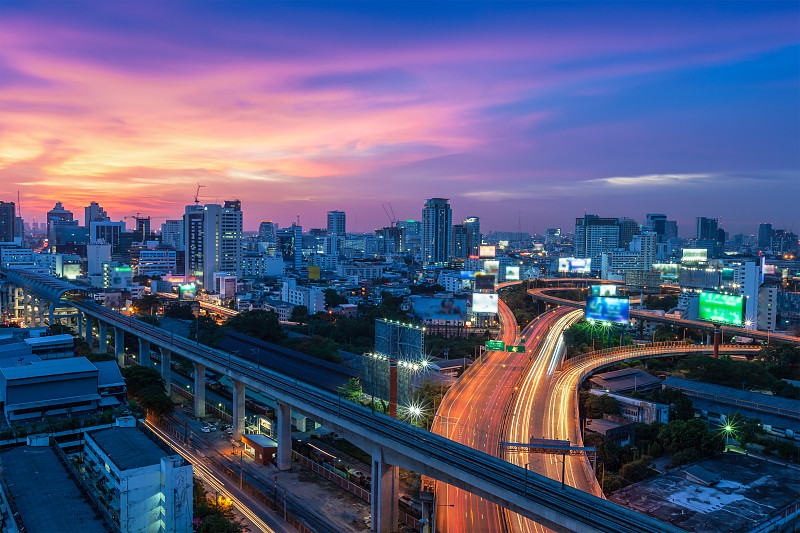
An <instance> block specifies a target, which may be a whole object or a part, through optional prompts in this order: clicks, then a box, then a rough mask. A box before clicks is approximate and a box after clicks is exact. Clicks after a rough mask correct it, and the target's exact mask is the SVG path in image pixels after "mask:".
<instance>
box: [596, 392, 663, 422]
mask: <svg viewBox="0 0 800 533" xmlns="http://www.w3.org/2000/svg"><path fill="white" fill-rule="evenodd" d="M589 393H590V394H594V395H595V396H603V395H607V396H610V397H611V398H614V399H615V400H617V403H619V413H620V415H621V416H622V417H624V418H626V419H628V420H632V421H634V422H641V423H643V424H652V423H653V422H661V423H663V424H666V423H667V422H669V406H668V405H664V404H663V403H656V402H651V401H648V400H640V399H639V398H632V397H631V396H626V395H624V394H616V393H613V392H606V391H604V390H600V389H591V390H590V391H589Z"/></svg>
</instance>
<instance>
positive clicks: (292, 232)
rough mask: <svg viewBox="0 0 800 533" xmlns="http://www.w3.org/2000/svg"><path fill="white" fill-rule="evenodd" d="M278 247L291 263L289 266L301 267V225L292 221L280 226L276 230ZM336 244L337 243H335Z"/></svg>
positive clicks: (286, 260)
mask: <svg viewBox="0 0 800 533" xmlns="http://www.w3.org/2000/svg"><path fill="white" fill-rule="evenodd" d="M276 237H277V242H278V248H279V249H280V250H281V254H282V255H283V260H284V261H285V262H289V263H290V264H291V268H294V269H295V270H300V269H302V268H303V226H298V225H297V224H295V223H294V222H292V225H291V226H290V227H288V228H281V229H279V230H278V231H277V232H276ZM337 244H338V243H337Z"/></svg>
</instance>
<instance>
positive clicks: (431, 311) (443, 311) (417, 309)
mask: <svg viewBox="0 0 800 533" xmlns="http://www.w3.org/2000/svg"><path fill="white" fill-rule="evenodd" d="M414 316H415V317H417V318H420V319H422V320H466V319H467V301H466V300H465V299H463V298H426V297H420V298H415V299H414Z"/></svg>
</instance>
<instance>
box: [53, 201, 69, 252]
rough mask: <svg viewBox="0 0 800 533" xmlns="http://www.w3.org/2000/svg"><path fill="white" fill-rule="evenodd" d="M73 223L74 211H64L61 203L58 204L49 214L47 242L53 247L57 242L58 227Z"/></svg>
mask: <svg viewBox="0 0 800 533" xmlns="http://www.w3.org/2000/svg"><path fill="white" fill-rule="evenodd" d="M69 222H72V211H69V210H67V209H64V206H63V205H62V204H61V202H56V205H55V207H53V209H51V210H50V211H48V212H47V240H48V241H49V243H50V245H51V246H52V245H53V244H54V243H55V242H56V226H58V225H59V224H62V223H69Z"/></svg>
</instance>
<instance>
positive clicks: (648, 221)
mask: <svg viewBox="0 0 800 533" xmlns="http://www.w3.org/2000/svg"><path fill="white" fill-rule="evenodd" d="M666 221H667V215H665V214H663V213H647V215H645V220H644V229H646V230H647V231H655V232H656V233H658V230H659V227H660V228H663V227H664V224H665V223H666Z"/></svg>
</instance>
